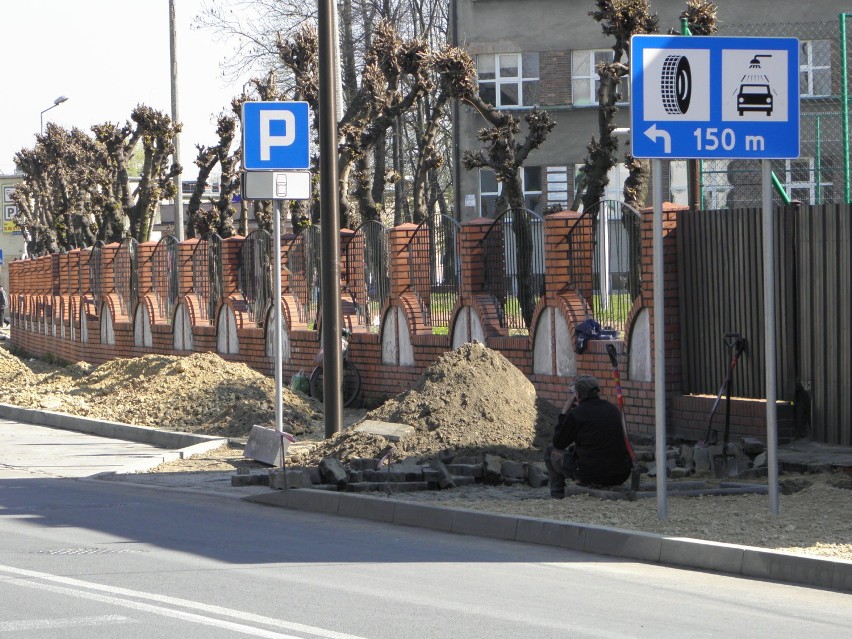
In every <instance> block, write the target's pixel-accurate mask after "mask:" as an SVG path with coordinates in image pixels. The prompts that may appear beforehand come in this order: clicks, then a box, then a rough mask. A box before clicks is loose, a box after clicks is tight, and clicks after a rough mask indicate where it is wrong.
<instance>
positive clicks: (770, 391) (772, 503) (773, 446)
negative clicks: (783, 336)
mask: <svg viewBox="0 0 852 639" xmlns="http://www.w3.org/2000/svg"><path fill="white" fill-rule="evenodd" d="M761 169H762V171H761V174H762V176H761V179H762V181H763V183H762V184H761V187H762V188H761V193H762V196H763V318H764V319H763V321H764V329H763V330H764V334H765V335H766V346H765V348H766V450H767V452H766V463H767V465H768V466H769V476H768V477H767V481H768V482H769V510H770V512H771V513H772V514H773V515H778V514H779V513H780V507H779V504H778V406H777V404H776V400H777V396H776V392H775V390H776V389H775V216H774V214H773V210H772V163H771V162H770V161H769V160H763V162H762V163H761Z"/></svg>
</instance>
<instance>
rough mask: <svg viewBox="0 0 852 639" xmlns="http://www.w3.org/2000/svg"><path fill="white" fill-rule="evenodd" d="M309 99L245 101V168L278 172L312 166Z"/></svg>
mask: <svg viewBox="0 0 852 639" xmlns="http://www.w3.org/2000/svg"><path fill="white" fill-rule="evenodd" d="M309 116H310V111H309V109H308V103H307V102H245V103H244V104H243V168H244V169H245V170H247V171H278V170H282V169H308V168H310V154H309V152H308V143H309V138H310V117H309Z"/></svg>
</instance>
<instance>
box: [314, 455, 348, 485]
mask: <svg viewBox="0 0 852 639" xmlns="http://www.w3.org/2000/svg"><path fill="white" fill-rule="evenodd" d="M319 470H320V474H321V475H322V479H323V482H324V483H327V484H333V485H335V486H337V487H338V488H343V487H344V486H346V478H347V473H346V469H345V468H344V467H343V465H342V464H341V463H340V462H339V461H337V460H336V459H335V458H334V457H326V458H324V459H323V460H322V461H321V462H320V463H319Z"/></svg>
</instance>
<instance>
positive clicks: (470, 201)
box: [464, 193, 476, 208]
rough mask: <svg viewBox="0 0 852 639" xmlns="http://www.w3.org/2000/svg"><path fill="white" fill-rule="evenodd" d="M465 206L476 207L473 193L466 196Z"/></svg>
mask: <svg viewBox="0 0 852 639" xmlns="http://www.w3.org/2000/svg"><path fill="white" fill-rule="evenodd" d="M464 205H465V206H469V207H471V208H473V207H474V206H476V196H475V195H474V194H473V193H468V194H467V195H465V196H464Z"/></svg>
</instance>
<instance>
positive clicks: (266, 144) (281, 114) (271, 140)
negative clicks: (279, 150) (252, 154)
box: [260, 111, 296, 162]
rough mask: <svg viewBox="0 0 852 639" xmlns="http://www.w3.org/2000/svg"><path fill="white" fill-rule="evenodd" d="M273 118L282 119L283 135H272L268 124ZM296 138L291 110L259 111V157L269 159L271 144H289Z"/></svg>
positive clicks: (264, 159)
mask: <svg viewBox="0 0 852 639" xmlns="http://www.w3.org/2000/svg"><path fill="white" fill-rule="evenodd" d="M273 120H283V121H284V135H272V134H271V133H270V124H271V123H272V121H273ZM295 139H296V116H295V115H293V112H292V111H260V159H261V160H262V161H264V162H268V161H269V160H270V159H271V150H272V147H273V146H290V145H291V144H293V142H294V141H295Z"/></svg>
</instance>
